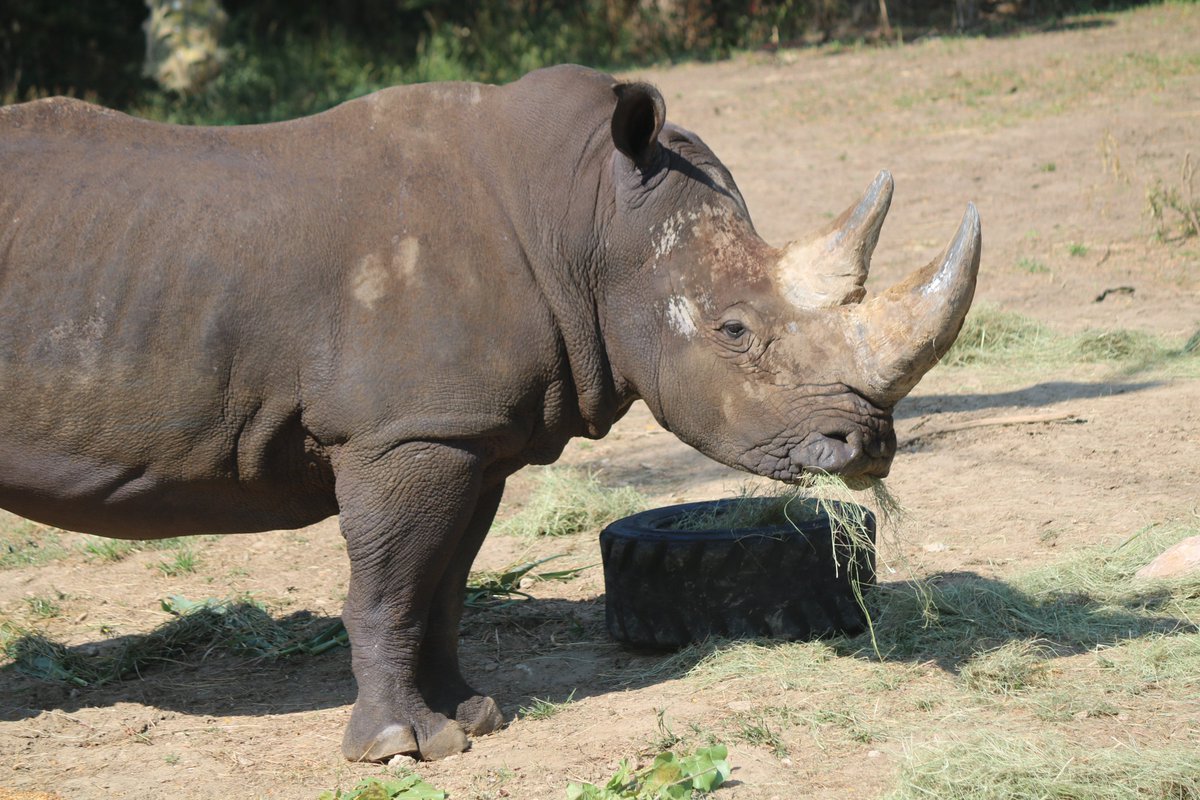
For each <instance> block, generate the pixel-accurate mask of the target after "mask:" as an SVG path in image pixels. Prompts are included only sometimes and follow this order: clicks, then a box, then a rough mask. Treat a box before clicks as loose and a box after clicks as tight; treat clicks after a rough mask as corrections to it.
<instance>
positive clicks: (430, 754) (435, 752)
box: [421, 719, 471, 761]
mask: <svg viewBox="0 0 1200 800" xmlns="http://www.w3.org/2000/svg"><path fill="white" fill-rule="evenodd" d="M470 745H471V742H470V740H469V739H467V734H466V733H464V732H463V729H462V727H461V726H460V725H459V724H458V723H457V722H455V721H454V720H452V719H448V720H446V721H445V722H444V723H443V724H442V726H441V727H440V728H438V729H437V730H436V731H434V732H433V735H432V736H430V737H429V738H427V739H425V738H423V739H421V760H423V761H437V760H438V759H442V758H446V757H447V756H454V755H458V754H459V753H461V752H462V751H464V750H466V749H467V748H468V747H470Z"/></svg>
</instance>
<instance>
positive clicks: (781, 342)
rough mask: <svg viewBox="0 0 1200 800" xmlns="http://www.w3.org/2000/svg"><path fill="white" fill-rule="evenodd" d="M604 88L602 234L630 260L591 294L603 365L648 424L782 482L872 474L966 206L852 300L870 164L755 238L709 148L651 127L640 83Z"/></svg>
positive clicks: (888, 440)
mask: <svg viewBox="0 0 1200 800" xmlns="http://www.w3.org/2000/svg"><path fill="white" fill-rule="evenodd" d="M614 92H615V94H616V96H617V97H616V105H615V110H614V112H613V116H612V140H613V144H614V146H615V147H614V152H613V154H612V157H611V159H610V162H609V168H610V169H611V179H612V181H613V185H614V192H613V194H614V197H615V204H614V208H613V209H612V211H611V220H610V222H609V225H608V230H607V237H606V240H605V242H606V247H607V248H608V249H609V250H610V251H615V253H614V254H615V255H617V256H618V257H617V259H616V260H617V261H624V262H626V263H630V264H632V267H631V268H629V269H626V270H621V271H619V272H620V276H621V277H620V278H619V279H618V280H617V281H616V282H615V284H616V291H613V292H610V293H609V295H608V297H607V300H606V308H607V317H606V330H605V342H606V345H607V347H608V349H609V353H610V358H611V359H612V362H613V365H614V369H615V370H616V372H618V373H619V374H620V377H621V378H622V379H624V380H626V381H628V383H629V384H630V385H631V387H632V389H633V392H634V393H636V395H637V396H640V397H641V398H642V399H644V400H645V401H646V403H647V404H648V405H649V407H650V409H651V411H652V412H653V414H654V416H655V417H656V418H657V420H658V421H659V423H660V424H662V425H663V426H664V427H665V428H667V429H668V430H670V431H672V432H674V433H675V434H676V435H677V436H678V437H679V438H680V439H682V440H683V441H685V442H687V443H688V444H690V445H692V446H693V447H695V448H697V449H698V450H700V451H701V452H703V453H704V454H706V455H708V456H710V457H711V458H714V459H716V460H717V461H720V462H722V463H724V464H727V465H729V466H732V467H736V468H739V469H743V470H746V471H748V472H752V473H754V474H757V475H762V476H766V477H770V478H774V479H777V480H782V481H796V480H799V479H800V477H801V475H802V473H803V472H804V471H805V470H814V469H815V470H823V471H827V472H831V473H838V474H841V475H844V476H847V477H851V476H871V477H883V476H884V475H886V474H887V473H888V470H889V468H890V466H891V461H892V457H893V455H894V454H895V451H896V435H895V432H894V431H893V428H892V410H893V408H894V407H895V405H896V403H897V402H898V401H899V400H900V399H901V398H903V397H904V396H905V395H906V394H907V393H908V392H909V391H910V390H911V389H912V388H913V386H915V385H916V383H917V381H919V380H920V379H921V376H922V375H924V374H925V373H926V372H927V371H928V370H929V369H930V368H932V367H933V365H934V364H936V363H937V361H938V359H939V358H941V356H942V355H944V354H945V352H946V351H947V349H949V347H950V345H951V344H952V343H953V342H954V339H955V337H956V336H957V335H958V331H959V329H960V328H961V326H962V323H963V319H964V317H965V316H966V314H967V310H968V308H969V307H970V305H971V299H972V296H973V294H974V290H975V280H976V275H977V272H978V268H979V253H980V242H981V239H980V227H979V216H978V214H977V213H976V211H975V208H974V206H973V205H969V206H968V208H967V211H966V214H965V216H964V217H963V220H962V224H961V225H960V226H959V229H958V232H957V234H956V235H955V236H954V239H953V241H952V242H951V243H950V245H949V246H948V247H947V248H946V249H945V250H944V251H943V252H942V253H941V255H939V256H938V257H937V258H935V259H934V260H933V261H932V262H931V263H930V264H929V265H928V266H926V267H924V268H923V269H919V270H917V271H916V272H914V273H913V274H912V275H910V276H909V277H908V278H907V279H906V280H905V281H903V282H901V283H900V284H898V285H896V286H894V287H892V288H891V289H889V290H888V291H886V292H884V293H882V294H880V295H878V296H875V297H873V298H871V299H864V298H865V295H866V291H865V289H864V283H865V281H866V278H867V270H868V267H869V264H870V259H871V254H872V251H873V250H874V247H875V244H876V242H877V241H878V238H879V230H880V227H881V226H882V224H883V219H884V216H885V215H886V214H887V210H888V206H889V205H890V203H891V198H892V178H891V176H890V175H889V174H888V173H887V172H881V173H879V176H878V177H877V178H876V179H875V181H874V182H873V183H872V184H871V186H870V187H869V188H868V189H867V191H866V193H865V194H864V195H863V197H862V199H861V200H860V201H859V202H858V203H857V204H855V205H853V206H851V207H850V208H849V209H847V210H846V212H845V213H843V214H842V215H841V216H840V217H838V218H837V219H836V220H834V222H833V223H832V224H830V225H829V226H827V227H826V228H824V229H822V230H820V231H818V232H817V233H815V234H814V235H812V236H809V237H807V238H804V239H800V240H798V241H794V242H792V243H790V244H788V245H786V246H785V247H782V248H776V247H772V246H771V245H769V244H767V243H766V242H765V241H763V239H762V238H761V237H759V235H758V234H757V233H756V232H755V230H754V225H753V224H752V223H751V221H750V215H749V213H748V212H747V210H746V204H745V201H744V200H743V199H742V196H741V194H740V193H739V191H738V189H737V186H736V184H735V183H734V181H733V178H732V177H731V176H730V174H729V172H728V170H726V169H725V167H724V166H723V165H722V164H721V162H720V161H718V160H717V158H716V157H715V156H714V155H713V153H712V151H710V150H709V149H708V147H706V146H705V145H704V143H703V142H701V141H700V139H699V138H697V137H696V136H695V135H694V134H692V133H690V132H688V131H685V130H683V129H681V128H679V127H676V126H674V125H671V124H669V123H665V105H664V103H663V99H662V96H661V95H660V94H659V93H658V91H657V90H656V89H654V88H653V87H652V86H649V85H647V84H641V83H635V84H620V85H618V86H616V87H615V88H614Z"/></svg>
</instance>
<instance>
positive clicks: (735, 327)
mask: <svg viewBox="0 0 1200 800" xmlns="http://www.w3.org/2000/svg"><path fill="white" fill-rule="evenodd" d="M745 332H746V326H745V325H743V324H742V323H741V322H738V321H737V320H736V319H731V320H729V321H728V322H726V323H725V324H724V325H722V326H721V333H723V334H725V335H726V336H728V337H729V338H730V339H739V338H741V336H742V334H743V333H745Z"/></svg>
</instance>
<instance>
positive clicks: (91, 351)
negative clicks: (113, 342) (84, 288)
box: [46, 314, 108, 368]
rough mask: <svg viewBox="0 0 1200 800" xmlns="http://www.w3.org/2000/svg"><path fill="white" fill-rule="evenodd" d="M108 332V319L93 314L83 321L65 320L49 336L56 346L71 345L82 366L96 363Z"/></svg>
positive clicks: (85, 366)
mask: <svg viewBox="0 0 1200 800" xmlns="http://www.w3.org/2000/svg"><path fill="white" fill-rule="evenodd" d="M107 332H108V320H106V319H105V318H104V317H103V315H101V314H92V315H91V316H90V317H88V318H87V319H85V320H83V321H82V322H74V321H72V322H64V323H62V324H61V325H55V326H54V327H53V328H51V329H50V330H49V331H48V332H47V334H46V335H47V338H49V340H50V343H51V344H52V345H54V346H55V347H71V348H74V350H75V352H76V353H77V354H78V356H79V361H80V364H81V366H82V367H84V368H89V367H93V366H95V364H96V360H97V358H98V357H99V355H100V345H101V342H102V340H103V339H104V334H105V333H107Z"/></svg>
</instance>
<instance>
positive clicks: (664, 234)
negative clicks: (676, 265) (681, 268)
mask: <svg viewBox="0 0 1200 800" xmlns="http://www.w3.org/2000/svg"><path fill="white" fill-rule="evenodd" d="M682 230H683V214H682V213H681V212H676V213H674V214H672V215H671V216H670V217H669V218H668V219H667V221H666V222H664V223H663V224H662V230H661V231H660V232H659V234H658V238H657V239H655V240H654V260H655V261H656V262H657V261H658V260H659V259H661V258H662V257H663V256H665V255H667V254H668V253H670V252H671V251H672V250H674V249H675V245H676V244H678V243H679V234H680V233H681V232H682Z"/></svg>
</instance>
